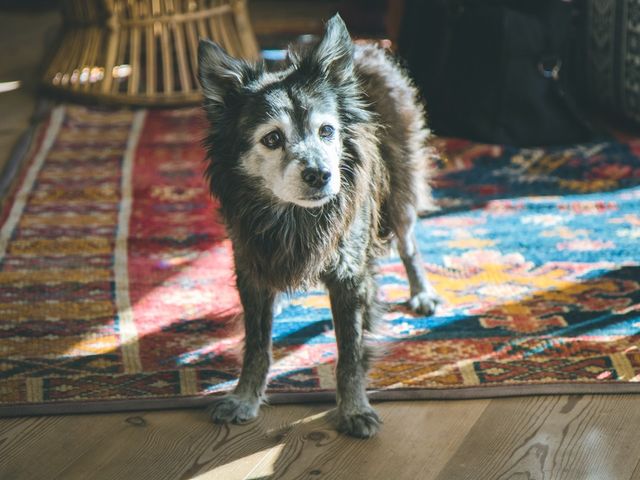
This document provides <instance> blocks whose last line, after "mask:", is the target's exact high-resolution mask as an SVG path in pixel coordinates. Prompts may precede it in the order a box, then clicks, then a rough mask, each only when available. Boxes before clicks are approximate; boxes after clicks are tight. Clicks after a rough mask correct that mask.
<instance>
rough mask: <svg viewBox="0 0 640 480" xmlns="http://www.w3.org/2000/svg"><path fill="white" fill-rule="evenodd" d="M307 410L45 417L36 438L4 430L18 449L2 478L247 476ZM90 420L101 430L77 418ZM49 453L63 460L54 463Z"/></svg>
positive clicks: (8, 444)
mask: <svg viewBox="0 0 640 480" xmlns="http://www.w3.org/2000/svg"><path fill="white" fill-rule="evenodd" d="M309 409H310V407H309V406H308V405H302V406H295V405H291V406H288V407H287V408H278V409H277V410H276V409H273V408H270V407H266V408H264V410H263V412H262V415H261V416H260V420H259V421H256V422H253V423H251V424H249V425H214V424H213V423H211V422H210V421H209V418H208V416H207V415H206V413H205V411H204V410H201V409H195V410H175V411H160V412H149V413H127V414H104V415H82V416H64V417H43V418H46V420H43V422H44V423H43V424H44V425H49V424H51V425H52V427H50V428H48V429H47V431H46V432H45V433H43V434H41V435H38V436H37V440H35V439H34V440H32V441H30V442H24V441H23V440H24V436H22V437H20V438H18V437H17V436H16V435H15V432H13V431H10V432H8V433H5V434H4V435H3V436H2V437H0V438H3V439H4V440H5V442H4V443H5V447H4V448H8V449H9V448H10V449H11V451H12V452H13V454H12V457H11V458H12V460H11V464H10V466H9V467H5V468H4V469H0V478H12V479H16V480H20V479H22V478H25V479H27V478H29V479H34V480H37V479H43V480H44V479H47V480H52V479H64V480H74V479H82V480H86V479H87V478H92V479H98V480H102V479H105V480H106V479H114V480H115V479H122V478H135V479H136V480H145V479H153V480H160V479H177V478H184V479H190V478H194V477H198V479H199V480H204V479H207V478H216V479H225V480H226V479H233V478H244V477H245V476H246V475H247V474H248V473H249V472H250V471H251V470H252V469H253V468H254V467H255V465H256V464H258V463H259V462H260V460H261V459H262V457H264V456H265V455H267V454H268V453H269V451H270V450H271V449H274V448H275V449H277V448H278V446H279V445H281V444H282V441H283V438H284V435H285V434H286V432H287V431H288V429H289V428H290V427H289V425H290V424H294V423H295V422H297V421H298V420H300V419H303V418H305V417H306V416H307V412H308V411H309ZM86 421H88V422H95V429H97V430H102V431H103V432H104V433H103V434H96V433H92V432H86V431H84V430H82V431H80V430H79V427H78V422H86ZM0 428H1V427H0ZM32 430H33V428H32ZM96 435H98V436H99V438H95V437H96ZM43 448H44V450H43ZM1 454H2V453H1V452H0V455H1ZM38 458H46V459H47V461H46V462H36V461H35V460H36V459H38ZM50 459H53V460H54V463H55V462H58V463H57V464H55V465H54V466H53V467H52V466H51V464H50ZM5 472H8V473H10V474H11V475H7V474H5Z"/></svg>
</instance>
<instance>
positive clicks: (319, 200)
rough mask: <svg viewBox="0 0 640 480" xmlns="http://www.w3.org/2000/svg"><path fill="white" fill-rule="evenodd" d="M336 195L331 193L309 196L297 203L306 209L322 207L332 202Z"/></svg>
mask: <svg viewBox="0 0 640 480" xmlns="http://www.w3.org/2000/svg"><path fill="white" fill-rule="evenodd" d="M334 196H335V195H334V194H331V193H322V192H319V193H315V194H313V195H307V196H305V197H302V198H299V199H298V201H297V202H295V203H297V204H298V205H300V206H301V207H306V208H315V207H320V206H322V205H324V204H325V203H327V202H328V201H329V200H331V199H332V198H333V197H334Z"/></svg>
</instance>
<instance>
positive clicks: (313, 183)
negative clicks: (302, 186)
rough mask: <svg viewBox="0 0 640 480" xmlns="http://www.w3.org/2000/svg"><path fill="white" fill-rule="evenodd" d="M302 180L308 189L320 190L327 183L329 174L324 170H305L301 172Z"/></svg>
mask: <svg viewBox="0 0 640 480" xmlns="http://www.w3.org/2000/svg"><path fill="white" fill-rule="evenodd" d="M302 179H303V180H304V182H305V183H306V184H307V185H309V186H310V187H314V188H320V187H324V186H325V185H326V184H327V183H329V179H331V172H330V171H329V170H327V169H326V168H305V169H304V170H303V171H302Z"/></svg>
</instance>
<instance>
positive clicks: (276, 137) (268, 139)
mask: <svg viewBox="0 0 640 480" xmlns="http://www.w3.org/2000/svg"><path fill="white" fill-rule="evenodd" d="M260 142H261V143H262V144H263V145H264V146H265V147H267V148H270V149H271V150H275V149H276V148H280V147H281V146H282V134H281V133H280V132H279V131H278V130H274V131H273V132H269V133H267V134H266V135H265V136H264V137H262V140H260Z"/></svg>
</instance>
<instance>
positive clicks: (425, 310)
mask: <svg viewBox="0 0 640 480" xmlns="http://www.w3.org/2000/svg"><path fill="white" fill-rule="evenodd" d="M441 303H442V298H440V296H439V295H438V294H437V293H436V292H434V291H426V292H418V293H417V294H415V295H413V296H412V297H411V298H410V299H409V301H408V302H407V304H408V306H409V308H410V309H411V310H412V311H413V312H414V313H417V314H420V315H433V314H434V313H435V311H436V308H437V307H438V305H440V304H441Z"/></svg>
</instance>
